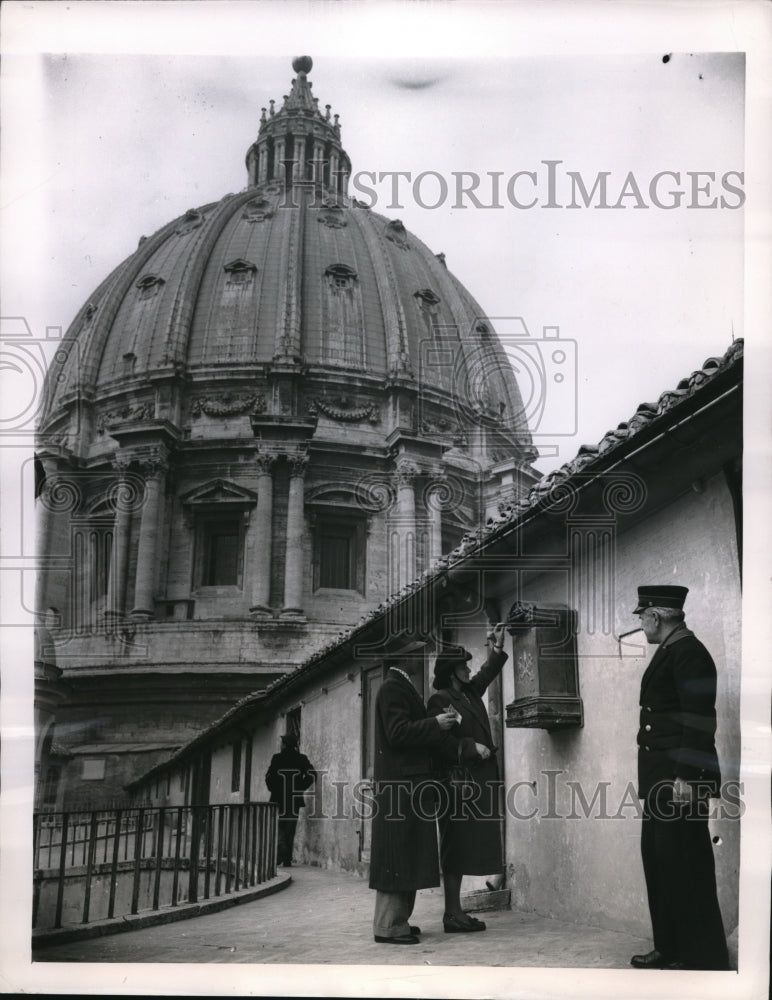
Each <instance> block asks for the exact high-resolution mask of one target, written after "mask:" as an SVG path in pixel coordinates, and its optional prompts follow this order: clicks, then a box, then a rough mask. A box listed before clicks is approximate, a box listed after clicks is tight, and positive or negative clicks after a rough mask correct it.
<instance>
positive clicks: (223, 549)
mask: <svg viewBox="0 0 772 1000" xmlns="http://www.w3.org/2000/svg"><path fill="white" fill-rule="evenodd" d="M198 540H199V567H198V569H199V572H198V585H199V586H200V587H240V586H241V580H242V571H243V555H244V531H243V524H242V519H241V518H240V517H238V516H236V517H222V518H207V519H205V520H202V521H201V524H200V527H199V538H198Z"/></svg>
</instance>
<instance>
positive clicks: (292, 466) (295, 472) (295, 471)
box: [287, 451, 308, 478]
mask: <svg viewBox="0 0 772 1000" xmlns="http://www.w3.org/2000/svg"><path fill="white" fill-rule="evenodd" d="M287 462H288V463H289V470H290V476H291V477H293V478H294V477H295V476H299V477H300V478H302V477H303V476H305V474H306V470H307V469H308V455H307V454H306V453H305V452H300V451H299V452H293V453H290V454H289V455H287Z"/></svg>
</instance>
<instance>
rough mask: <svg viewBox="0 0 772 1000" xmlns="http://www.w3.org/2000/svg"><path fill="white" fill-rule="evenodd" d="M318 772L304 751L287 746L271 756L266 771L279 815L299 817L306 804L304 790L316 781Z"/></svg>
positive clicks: (271, 797) (272, 797)
mask: <svg viewBox="0 0 772 1000" xmlns="http://www.w3.org/2000/svg"><path fill="white" fill-rule="evenodd" d="M315 777H316V772H315V771H314V769H313V767H312V766H311V761H310V760H309V759H308V757H306V755H305V754H304V753H301V752H300V751H299V750H296V749H294V748H293V747H285V748H284V749H283V750H280V751H279V753H275V754H274V755H273V757H271V763H270V766H269V768H268V770H267V771H266V773H265V783H266V785H267V787H268V791H269V792H270V793H271V794H270V800H271V802H278V804H279V816H281V817H282V818H285V819H286V818H287V817H290V818H294V819H297V817H298V815H299V814H300V810H301V809H302V808H303V806H304V805H305V800H304V797H303V792H305V790H306V789H307V788H310V787H311V785H312V784H313V783H314V778H315Z"/></svg>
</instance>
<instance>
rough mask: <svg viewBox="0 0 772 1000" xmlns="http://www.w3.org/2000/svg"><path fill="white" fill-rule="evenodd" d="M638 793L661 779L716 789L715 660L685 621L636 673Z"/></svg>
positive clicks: (642, 793)
mask: <svg viewBox="0 0 772 1000" xmlns="http://www.w3.org/2000/svg"><path fill="white" fill-rule="evenodd" d="M640 704H641V715H640V728H639V729H638V794H639V796H640V797H641V798H642V799H644V798H646V797H647V796H648V795H649V794H650V792H651V790H652V789H653V787H654V786H655V785H656V784H657V783H658V782H662V781H672V780H673V779H674V778H684V779H685V780H687V781H699V782H700V783H704V785H705V787H707V788H708V789H709V790H710V794H711V795H714V796H715V795H718V789H719V786H720V784H721V772H720V769H719V763H718V756H717V755H716V744H715V734H716V666H715V664H714V663H713V659H712V657H711V655H710V653H709V652H708V651H707V649H706V648H705V647H704V646H703V644H702V643H701V642H700V640H699V639H698V638H697V637H696V636H695V635H694V633H693V632H691V631H690V630H689V629H688V628H686V627H685V626H682V627H679V628H677V629H676V630H675V631H673V632H671V634H670V635H669V636H668V637H667V638H666V639H665V641H664V642H663V643H661V644H660V646H659V647H658V649H657V651H656V652H655V654H654V656H653V657H652V658H651V662H650V663H649V665H648V667H647V668H646V671H645V673H644V675H643V678H642V679H641V699H640Z"/></svg>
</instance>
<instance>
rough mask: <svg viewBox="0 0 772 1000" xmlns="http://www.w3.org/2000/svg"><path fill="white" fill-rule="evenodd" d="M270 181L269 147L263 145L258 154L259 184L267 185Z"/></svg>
mask: <svg viewBox="0 0 772 1000" xmlns="http://www.w3.org/2000/svg"><path fill="white" fill-rule="evenodd" d="M267 180H268V147H267V146H266V145H262V146H261V147H260V149H259V150H258V153H257V183H258V184H265V182H266V181H267Z"/></svg>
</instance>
